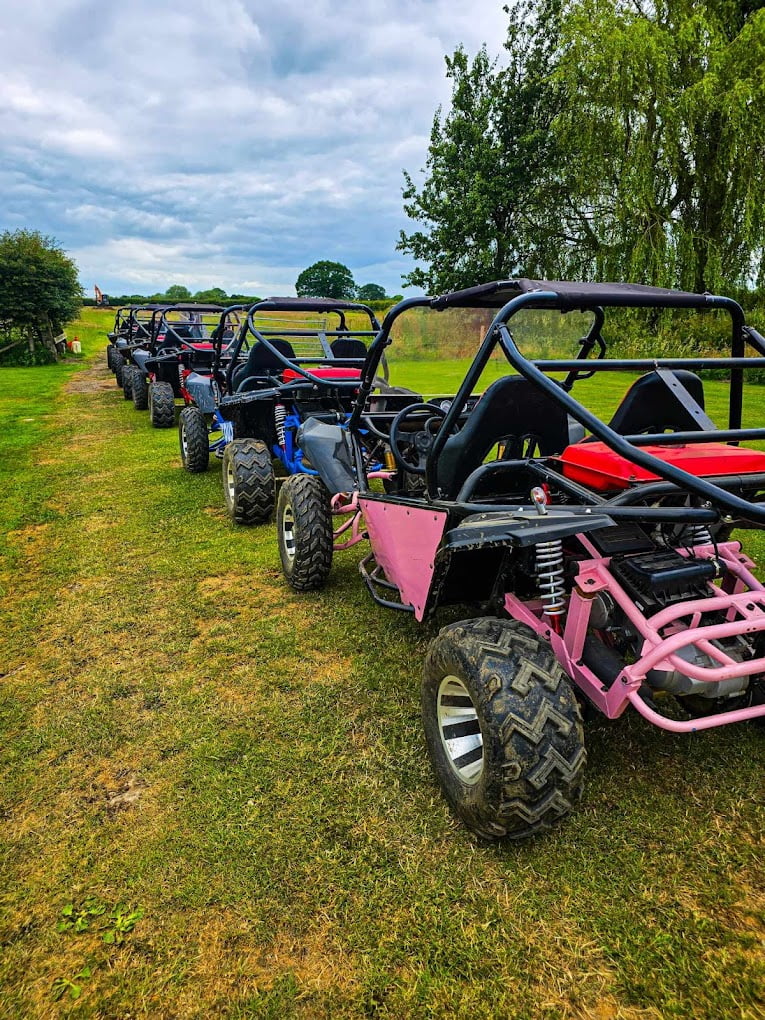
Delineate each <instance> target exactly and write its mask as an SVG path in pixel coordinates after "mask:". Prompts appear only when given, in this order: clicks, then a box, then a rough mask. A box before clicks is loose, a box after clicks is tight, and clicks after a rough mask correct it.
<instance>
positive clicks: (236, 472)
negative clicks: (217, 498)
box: [222, 439, 274, 524]
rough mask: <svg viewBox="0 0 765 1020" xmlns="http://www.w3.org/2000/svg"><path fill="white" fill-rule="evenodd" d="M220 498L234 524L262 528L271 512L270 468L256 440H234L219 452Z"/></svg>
mask: <svg viewBox="0 0 765 1020" xmlns="http://www.w3.org/2000/svg"><path fill="white" fill-rule="evenodd" d="M222 472H223V495H224V497H225V499H226V509H227V510H228V514H229V517H230V518H231V520H232V521H234V522H235V523H236V524H265V522H266V521H268V520H270V519H271V514H272V513H273V512H274V465H273V460H272V458H271V453H270V451H269V449H268V447H267V446H266V444H265V443H262V442H261V441H260V440H259V439H234V440H233V442H231V443H229V444H228V446H226V448H225V450H224V451H223V466H222Z"/></svg>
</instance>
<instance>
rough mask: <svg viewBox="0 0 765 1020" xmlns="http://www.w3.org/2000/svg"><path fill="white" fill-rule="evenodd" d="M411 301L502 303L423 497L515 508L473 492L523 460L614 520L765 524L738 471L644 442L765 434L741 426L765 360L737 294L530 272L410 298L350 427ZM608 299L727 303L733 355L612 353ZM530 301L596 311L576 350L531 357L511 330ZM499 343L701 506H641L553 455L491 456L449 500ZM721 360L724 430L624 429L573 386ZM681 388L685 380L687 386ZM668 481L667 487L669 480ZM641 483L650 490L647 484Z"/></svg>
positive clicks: (532, 472) (702, 306) (447, 421)
mask: <svg viewBox="0 0 765 1020" xmlns="http://www.w3.org/2000/svg"><path fill="white" fill-rule="evenodd" d="M412 308H430V309H433V310H434V311H442V310H445V309H448V308H489V309H496V313H495V315H494V318H493V320H492V323H491V325H490V327H489V329H488V331H487V333H486V335H485V337H484V340H483V342H482V344H481V346H480V348H479V350H478V352H477V354H476V355H475V357H474V359H473V362H472V364H471V365H470V367H469V368H468V371H467V373H466V375H465V377H464V379H463V381H462V384H461V385H460V387H459V389H458V391H457V393H456V395H455V397H454V400H453V401H452V403H451V406H450V407H449V409H448V411H447V412H446V414H445V416H444V418H443V421H442V422H441V424H440V427H439V428H438V431H437V432H436V433H435V437H434V440H433V443H432V446H431V448H430V450H429V452H428V454H427V461H426V469H425V478H426V483H427V490H426V494H425V497H424V498H425V499H426V500H427V501H428V502H430V503H432V504H439V503H440V504H442V505H444V504H447V505H448V507H449V508H453V509H455V510H458V511H460V512H462V513H470V514H473V513H482V512H496V511H502V510H505V509H509V508H510V504H507V505H505V504H503V503H501V502H496V501H491V502H485V503H482V502H480V501H476V500H475V498H474V495H473V494H474V493H475V491H476V489H477V487H478V483H479V482H481V481H485V479H486V476H487V475H488V474H490V473H492V472H493V473H495V475H496V474H500V475H501V474H502V473H504V472H510V471H517V470H518V469H519V468H524V469H525V470H527V471H528V472H529V477H530V478H531V479H532V485H533V484H538V485H542V484H545V483H546V482H551V483H554V484H555V486H557V487H559V488H560V489H562V490H563V491H565V492H567V493H568V495H569V496H570V497H571V498H572V499H574V500H575V501H576V502H578V503H580V504H581V505H582V506H583V507H585V508H587V507H591V508H594V507H598V510H599V512H603V513H607V514H608V515H609V516H611V517H612V518H614V519H619V520H629V519H632V520H646V519H647V518H655V519H656V520H662V521H681V520H682V521H685V522H688V521H694V520H695V521H699V522H704V521H707V522H708V521H712V520H719V517H720V516H721V515H722V516H723V517H726V518H730V519H731V520H733V519H742V520H743V521H747V522H750V523H752V524H755V525H758V526H762V524H763V523H765V503H761V502H755V501H750V500H747V499H744V498H742V497H741V496H737V495H735V494H734V493H732V492H730V491H727V488H726V486H730V487H736V485H738V486H739V487H740V483H741V479H740V477H739V476H732V478H730V479H729V478H725V477H717V478H715V481H711V480H709V479H707V478H702V477H698V476H697V475H694V474H691V473H689V472H688V471H684V470H682V469H681V468H679V467H677V466H675V465H673V464H670V463H667V462H666V461H664V460H661V459H659V458H658V457H656V456H654V455H652V454H651V453H649V452H647V451H646V450H645V449H643V447H645V446H651V445H663V446H666V445H677V444H699V443H709V442H717V443H728V444H730V445H731V446H736V445H738V443H739V442H741V441H742V440H765V428H742V427H741V423H742V404H743V381H744V373H745V371H746V370H747V369H751V368H755V367H756V368H760V369H761V368H762V367H763V360H762V358H763V355H765V338H764V337H763V336H762V335H761V334H760V333H759V332H758V331H757V330H755V329H754V328H752V327H751V326H747V325H746V324H745V321H744V313H743V310H742V308H741V306H740V305H739V304H738V303H737V302H735V301H733V300H732V299H730V298H726V297H721V296H716V295H712V294H692V293H688V292H683V291H674V290H667V289H663V288H656V287H645V286H640V285H633V284H622V283H603V284H595V283H590V284H587V283H572V282H566V281H544V280H530V279H517V280H503V281H495V282H493V283H488V284H483V285H481V286H478V287H473V288H469V289H466V290H463V291H457V292H453V293H450V294H445V295H441V296H438V297H415V298H408V299H405V300H404V301H401V302H399V304H397V305H396V306H395V307H394V308H392V309H391V310H390V311H389V312H388V314H387V315H386V317H385V319H384V321H383V324H382V328H381V330H380V333H379V335H378V336H377V338H376V339H375V341H374V343H373V344H372V346H371V348H370V350H369V354H368V357H367V360H366V362H365V364H364V368H363V371H362V379H361V384H360V387H359V392H358V396H357V398H356V401H355V406H354V409H353V412H352V414H351V418H350V421H349V429H350V430H351V431H354V432H357V431H358V430H360V429H363V428H364V427H365V426H364V412H365V406H366V402H367V399H368V397H369V395H370V393H371V391H372V388H373V386H374V380H375V377H376V373H377V368H378V365H379V364H380V361H381V359H382V357H383V354H384V351H385V349H386V348H387V347H388V346H389V345H390V344H391V343H392V338H391V329H392V327H393V324H394V323H395V322H396V320H397V319H398V318H399V316H401V315H402V314H403V313H405V312H406V311H407V310H409V309H412ZM607 308H656V309H691V310H697V311H705V310H710V309H719V310H722V311H725V312H727V313H728V315H729V316H730V320H731V356H730V357H722V358H717V357H715V358H712V357H688V358H645V359H642V358H639V359H635V358H630V359H624V358H608V357H607V346H606V343H605V341H604V340H603V337H602V336H601V329H602V326H603V323H604V319H605V315H604V309H607ZM524 309H544V310H557V311H559V312H561V313H566V312H570V311H580V312H590V313H592V315H593V322H592V325H591V327H590V329H589V331H588V332H587V335H586V336H585V337H584V338H583V339H582V340H581V341H580V350H579V353H578V355H577V357H576V358H568V359H553V360H544V359H528V358H526V357H524V355H523V354H522V353H521V351H520V350H519V348H518V346H517V344H516V342H515V340H514V338H513V335H512V332H511V320H512V319H513V317H514V316H515V315H517V314H518V313H519V312H521V311H522V310H524ZM747 347H749V348H751V349H752V350H753V351H754V352H756V356H754V357H752V356H747V355H746V349H747ZM497 348H499V350H501V352H502V353H503V354H504V356H505V358H506V360H507V361H508V363H509V365H510V366H511V367H512V369H514V370H515V372H517V373H518V375H519V376H521V377H523V378H525V379H526V380H528V382H529V383H530V384H531V385H532V386H533V387H534V388H535V389H536V390H538V391H539V392H540V393H542V394H544V395H545V397H546V398H547V399H548V400H549V401H551V402H553V403H554V404H557V405H559V406H560V407H561V408H562V409H564V410H565V412H566V414H567V415H569V416H570V417H571V418H573V419H574V420H575V421H576V422H578V423H579V424H580V425H581V426H583V427H584V428H585V429H586V430H587V431H588V432H590V433H591V434H592V436H593V437H595V438H596V439H597V440H600V441H601V442H602V443H604V444H605V445H606V446H607V447H608V448H609V449H610V450H612V451H614V452H615V453H616V454H618V455H620V456H621V457H623V458H625V459H626V460H627V461H629V462H630V463H632V464H634V465H637V466H639V467H641V468H644V469H646V470H647V471H649V472H651V473H652V474H653V475H655V476H657V478H658V479H659V481H658V482H653V483H651V484H653V485H657V486H660V487H662V492H675V491H679V492H685V493H691V494H692V495H694V496H695V497H697V499H698V500H699V501H700V502H701V504H702V505H701V506H697V507H671V506H668V507H657V508H646V507H633V506H632V505H631V501H634V499H635V497H634V496H632V497H631V496H630V495H629V493H630V491H632V490H629V489H628V490H627V492H626V493H620V494H619V495H617V496H615V497H612V498H611V499H605V498H603V497H602V496H600V495H599V494H598V493H597V492H593V491H591V490H590V489H588V488H586V487H584V486H581V485H579V484H577V483H576V482H573V481H572V480H571V478H567V477H565V476H564V475H563V473H561V472H559V471H557V470H555V468H553V467H552V466H551V465H550V463H549V461H548V462H545V460H544V458H541V459H532V458H529V459H526V460H524V461H518V460H507V461H504V462H503V461H499V462H494V463H492V464H483V465H481V466H479V467H478V468H476V469H475V470H474V471H472V472H471V474H470V475H469V476H468V478H467V479H466V481H465V483H464V484H463V485H462V486H461V488H460V491H459V493H458V494H457V495H456V498H452V499H447V494H446V493H445V492H444V491H443V488H442V486H441V485H440V484H439V478H438V464H439V459H440V458H441V456H442V454H443V452H444V448H445V446H446V443H447V441H448V439H449V437H450V436H451V435H452V432H453V430H454V428H455V427H456V426H457V424H458V422H459V419H460V415H461V414H462V413H463V410H464V408H465V406H466V404H467V402H468V399H469V398H470V396H471V394H472V393H473V392H474V388H475V386H476V384H477V382H478V380H479V378H480V376H481V373H482V372H483V370H484V369H485V367H486V365H487V363H488V361H489V358H490V356H491V355H492V353H493V352H494V351H495V350H496V349H497ZM593 354H594V356H593ZM713 368H714V369H720V368H724V369H729V370H730V377H731V382H730V401H729V411H728V428H727V429H725V430H718V429H714V428H713V427H710V426H711V425H712V423H711V422H709V421H708V419H706V420H705V419H704V418H703V417H701V418H699V419H698V420H697V422H696V424H698V425H699V426H700V427H698V428H694V429H692V430H687V431H676V432H670V433H666V432H661V433H647V434H627V435H621V434H619V433H618V432H616V431H615V430H614V429H613V428H611V427H610V426H609V425H606V424H605V423H604V422H603V421H601V420H600V419H599V418H598V417H597V416H596V415H594V414H593V413H592V412H591V411H589V410H588V409H587V408H586V407H584V406H583V405H582V404H581V403H580V402H579V401H577V400H576V399H575V398H574V397H573V396H572V395H571V390H572V388H573V386H574V384H575V383H576V381H577V379H580V378H585V377H588V376H590V375H592V374H593V373H595V372H600V371H630V370H631V371H645V372H652V371H653V372H657V373H661V372H662V371H664V372H674V371H676V370H691V371H693V370H704V369H713ZM552 372H565V373H567V375H566V377H565V379H564V380H561V381H557V380H554V379H552V378H550V375H549V373H552ZM680 389H681V390H682V389H683V388H682V387H680ZM681 399H683V400H685V402H686V405H687V407H688V412H689V414H694V413H696V411H697V410H698V409H697V408H695V407H694V404H693V401H692V399H691V398H690V397H689V396H688V395H687V394H686V396H685V397H682V396H681ZM479 406H480V404H479ZM357 473H358V462H357ZM362 477H363V476H362ZM753 481H754V479H753ZM667 487H669V488H668V489H667ZM640 491H641V492H643V491H644V490H643V489H642V487H641V489H640ZM512 505H513V506H516V507H517V501H514V502H513V504H512Z"/></svg>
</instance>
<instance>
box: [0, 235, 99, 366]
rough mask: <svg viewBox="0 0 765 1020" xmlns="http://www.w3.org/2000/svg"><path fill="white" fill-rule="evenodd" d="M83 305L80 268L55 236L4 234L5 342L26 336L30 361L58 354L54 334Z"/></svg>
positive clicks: (0, 275)
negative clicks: (42, 352) (78, 273)
mask: <svg viewBox="0 0 765 1020" xmlns="http://www.w3.org/2000/svg"><path fill="white" fill-rule="evenodd" d="M81 304H82V288H81V287H80V283H79V280H78V278H77V266H76V265H75V263H74V262H73V261H72V259H71V258H69V256H68V255H67V254H66V253H65V252H64V251H63V250H62V249H61V248H60V247H59V245H58V243H57V242H56V241H55V240H54V239H53V238H51V237H45V236H44V235H43V234H40V233H39V232H38V231H36V230H16V231H12V232H11V231H6V232H5V233H3V234H0V331H2V333H3V342H0V346H5V347H8V346H11V345H16V344H18V343H20V342H23V341H24V340H26V341H27V344H28V347H29V355H30V360H32V361H35V360H50V359H51V358H54V357H55V350H56V348H55V343H54V338H55V337H56V336H57V335H58V334H59V333H61V331H62V329H63V327H64V324H65V323H67V322H68V321H70V320H71V319H73V318H74V317H75V316H76V314H77V311H78V309H79V308H80V306H81ZM36 348H37V349H42V350H46V349H47V357H46V356H45V355H43V356H42V358H41V357H40V353H39V350H37V349H36Z"/></svg>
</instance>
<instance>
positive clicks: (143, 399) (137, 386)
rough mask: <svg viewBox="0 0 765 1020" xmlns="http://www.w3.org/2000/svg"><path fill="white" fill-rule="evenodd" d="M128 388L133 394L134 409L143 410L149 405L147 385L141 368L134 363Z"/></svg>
mask: <svg viewBox="0 0 765 1020" xmlns="http://www.w3.org/2000/svg"><path fill="white" fill-rule="evenodd" d="M130 389H131V391H132V394H133V407H134V408H135V409H136V411H145V410H146V408H147V407H148V406H149V387H148V384H147V382H146V376H145V375H144V373H143V369H141V368H138V367H136V366H135V365H134V366H133V371H132V373H131V377H130Z"/></svg>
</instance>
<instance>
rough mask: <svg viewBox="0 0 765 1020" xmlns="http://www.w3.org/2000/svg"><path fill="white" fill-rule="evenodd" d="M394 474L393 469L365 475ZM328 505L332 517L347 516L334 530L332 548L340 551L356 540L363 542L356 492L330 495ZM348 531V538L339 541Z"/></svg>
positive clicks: (389, 475) (391, 476)
mask: <svg viewBox="0 0 765 1020" xmlns="http://www.w3.org/2000/svg"><path fill="white" fill-rule="evenodd" d="M394 476H395V471H373V472H370V474H368V475H367V478H370V479H371V478H393V477H394ZM329 505H330V509H331V510H332V516H333V517H347V518H348V519H347V520H345V521H343V522H342V524H340V525H338V527H336V528H335V530H334V533H333V538H334V542H333V545H332V548H333V550H334V551H335V552H340V551H341V550H342V549H350V548H351V546H353V545H356V544H357V543H358V542H363V540H364V539H365V538H366V537H367V533H366V531H365V530H364V526H363V518H362V514H361V507H360V506H359V494H358V492H353V493H351V495H350V496H349V495H348V493H347V492H338V493H336V494H335V495H334V496H333V497H332V499H331V500H330V504H329ZM351 515H353V516H351ZM348 531H350V533H351V534H350V538H346V539H345V540H344V541H342V542H341V541H340V538H341V536H342V535H345V534H347V532H348Z"/></svg>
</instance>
